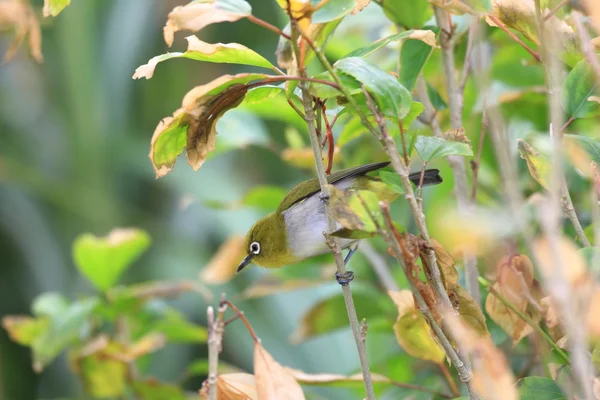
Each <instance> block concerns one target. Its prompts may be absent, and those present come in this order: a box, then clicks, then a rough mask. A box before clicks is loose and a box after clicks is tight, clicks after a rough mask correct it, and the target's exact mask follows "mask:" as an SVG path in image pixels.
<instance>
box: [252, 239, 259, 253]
mask: <svg viewBox="0 0 600 400" xmlns="http://www.w3.org/2000/svg"><path fill="white" fill-rule="evenodd" d="M250 251H251V252H252V253H254V254H258V253H260V243H258V242H252V244H251V245H250Z"/></svg>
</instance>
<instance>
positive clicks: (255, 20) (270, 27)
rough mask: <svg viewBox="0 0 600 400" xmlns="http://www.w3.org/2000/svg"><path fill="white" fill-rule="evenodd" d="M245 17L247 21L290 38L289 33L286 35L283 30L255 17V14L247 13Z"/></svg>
mask: <svg viewBox="0 0 600 400" xmlns="http://www.w3.org/2000/svg"><path fill="white" fill-rule="evenodd" d="M247 18H248V21H250V22H253V23H255V24H256V25H259V26H262V27H263V28H267V29H268V30H270V31H272V32H275V33H276V34H278V35H279V36H281V37H284V38H286V39H287V40H291V39H292V38H291V37H290V35H288V34H287V33H285V32H284V31H282V30H281V29H279V28H278V27H276V26H275V25H272V24H270V23H268V22H267V21H263V20H262V19H260V18H257V17H256V16H254V15H252V14H250V15H248V17H247Z"/></svg>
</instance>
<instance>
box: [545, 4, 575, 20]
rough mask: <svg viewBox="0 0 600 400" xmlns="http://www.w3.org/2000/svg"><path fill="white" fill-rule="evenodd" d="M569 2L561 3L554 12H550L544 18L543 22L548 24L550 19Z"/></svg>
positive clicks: (555, 7)
mask: <svg viewBox="0 0 600 400" xmlns="http://www.w3.org/2000/svg"><path fill="white" fill-rule="evenodd" d="M568 2H569V0H562V1H561V2H560V3H558V4H557V5H556V6H554V8H553V9H552V10H550V12H549V13H548V14H546V15H545V16H544V20H543V22H546V21H548V20H549V19H550V18H552V16H553V15H554V14H556V13H557V12H558V10H560V9H561V8H562V7H563V6H564V5H565V4H567V3H568Z"/></svg>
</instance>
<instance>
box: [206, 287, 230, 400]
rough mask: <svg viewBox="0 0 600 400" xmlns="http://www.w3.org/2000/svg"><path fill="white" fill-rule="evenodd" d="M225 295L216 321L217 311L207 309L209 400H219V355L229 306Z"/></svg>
mask: <svg viewBox="0 0 600 400" xmlns="http://www.w3.org/2000/svg"><path fill="white" fill-rule="evenodd" d="M224 298H225V293H223V294H221V299H222V300H221V303H220V304H219V310H218V313H217V318H216V319H215V310H214V308H213V307H212V306H208V308H207V309H206V316H207V321H208V378H207V380H206V381H207V384H208V399H209V400H217V377H218V371H219V353H220V352H221V345H222V343H223V332H224V329H225V323H224V322H223V318H224V316H225V311H226V310H227V305H226V304H225V303H224V302H223V299H224Z"/></svg>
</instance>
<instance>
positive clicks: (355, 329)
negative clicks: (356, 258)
mask: <svg viewBox="0 0 600 400" xmlns="http://www.w3.org/2000/svg"><path fill="white" fill-rule="evenodd" d="M288 14H289V16H290V21H291V26H292V47H293V48H294V51H295V52H296V59H297V60H299V59H300V57H299V49H298V45H297V41H296V37H297V32H298V30H299V27H298V26H297V24H296V23H295V20H294V19H293V18H292V16H291V12H289V3H288ZM305 43H308V42H305ZM315 53H318V52H317V51H316V50H315ZM319 53H320V52H319ZM304 67H305V66H304V65H299V66H298V69H299V71H300V73H301V75H302V76H303V77H305V76H306V69H305V68H304ZM332 76H334V79H335V78H337V77H336V76H335V74H332ZM337 80H338V81H339V78H338V79H337ZM336 83H337V84H338V85H339V84H340V83H339V82H336ZM299 87H300V90H301V91H302V102H303V104H304V118H305V120H306V124H307V125H308V133H309V136H310V143H311V146H312V149H313V155H314V158H315V165H316V170H317V176H318V178H319V186H320V188H321V195H322V196H323V198H324V199H328V198H329V197H330V195H331V193H330V190H329V185H328V182H327V176H326V174H325V166H324V165H323V158H322V157H321V146H320V143H319V138H318V137H317V130H316V127H315V112H314V109H313V107H312V98H311V95H310V93H309V89H308V86H307V85H306V83H305V82H301V83H300V84H299ZM349 97H351V96H349ZM356 108H358V107H356ZM325 214H326V216H327V223H328V230H329V232H333V231H334V230H335V229H336V222H335V219H334V218H333V216H332V214H331V211H330V208H329V206H328V205H327V206H326V207H325ZM327 242H328V243H329V244H330V249H331V252H332V254H333V258H334V259H335V264H336V267H337V270H338V273H339V274H340V275H344V274H346V267H345V265H344V260H343V258H342V251H341V248H340V244H339V239H337V238H333V237H329V238H328V240H327ZM341 286H342V293H343V295H344V302H345V304H346V311H347V312H348V320H349V321H350V327H351V328H352V334H353V335H354V340H355V342H356V349H357V351H358V357H359V360H360V368H361V371H362V375H363V380H364V385H365V392H366V395H367V399H368V400H375V393H374V390H373V381H372V379H371V371H370V369H369V361H368V358H367V350H366V347H365V342H364V338H363V337H362V334H361V329H360V326H359V323H358V317H357V315H356V307H355V306H354V300H353V299H352V291H351V289H350V284H344V285H341Z"/></svg>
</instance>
